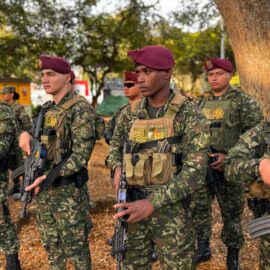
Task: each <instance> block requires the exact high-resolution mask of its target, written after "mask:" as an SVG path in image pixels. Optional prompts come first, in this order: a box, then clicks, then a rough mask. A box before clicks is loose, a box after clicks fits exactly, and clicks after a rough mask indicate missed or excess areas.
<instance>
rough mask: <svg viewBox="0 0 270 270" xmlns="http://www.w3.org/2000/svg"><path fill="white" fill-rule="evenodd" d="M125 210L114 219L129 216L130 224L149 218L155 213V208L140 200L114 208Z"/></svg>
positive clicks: (117, 205)
mask: <svg viewBox="0 0 270 270" xmlns="http://www.w3.org/2000/svg"><path fill="white" fill-rule="evenodd" d="M121 207H122V208H125V210H123V211H121V212H119V213H117V214H115V215H114V216H113V218H114V219H118V218H120V217H123V216H125V215H128V216H129V217H128V219H127V222H128V223H136V222H139V221H141V220H143V219H146V218H148V217H149V216H150V215H151V214H152V213H153V212H154V206H153V205H152V204H151V203H150V202H149V201H148V200H147V199H144V200H138V201H135V202H130V203H117V204H115V205H114V208H121Z"/></svg>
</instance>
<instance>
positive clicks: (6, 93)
mask: <svg viewBox="0 0 270 270" xmlns="http://www.w3.org/2000/svg"><path fill="white" fill-rule="evenodd" d="M1 93H2V96H3V100H4V101H5V102H7V103H8V104H9V105H10V107H11V110H12V112H13V114H14V116H15V119H16V126H17V131H18V132H19V131H20V130H25V131H28V132H29V131H30V130H31V127H32V124H31V121H30V118H29V116H28V114H27V112H26V111H25V109H24V107H23V106H22V105H20V104H18V103H16V100H18V99H19V98H20V95H19V94H18V93H17V92H16V88H15V87H14V86H6V87H4V89H3V90H2V92H1ZM17 154H18V160H19V161H20V164H18V166H20V165H22V164H23V156H22V153H21V152H20V151H17ZM13 182H14V186H13V188H12V189H11V190H10V191H9V194H13V198H14V199H16V200H17V199H20V181H19V178H17V179H14V180H13Z"/></svg>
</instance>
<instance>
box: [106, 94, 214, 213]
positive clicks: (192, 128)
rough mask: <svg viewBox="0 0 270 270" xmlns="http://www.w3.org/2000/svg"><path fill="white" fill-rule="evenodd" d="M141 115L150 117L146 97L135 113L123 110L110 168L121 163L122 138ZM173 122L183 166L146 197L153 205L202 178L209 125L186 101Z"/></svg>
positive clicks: (183, 191)
mask: <svg viewBox="0 0 270 270" xmlns="http://www.w3.org/2000/svg"><path fill="white" fill-rule="evenodd" d="M173 97H174V94H173V93H171V94H170V96H169V99H168V101H167V103H166V104H165V105H164V106H163V107H162V108H160V109H159V110H158V111H157V112H156V118H158V117H163V116H164V114H165V112H166V111H167V109H168V106H169V104H170V102H171V100H172V98H173ZM142 115H143V116H144V119H149V114H148V112H147V99H146V98H143V99H142V102H141V103H140V105H139V106H138V108H137V110H136V112H135V113H131V114H129V113H127V112H126V111H125V110H124V111H123V112H122V114H121V121H119V123H118V125H117V127H116V129H115V132H114V135H113V138H112V141H111V147H110V154H109V159H108V163H109V164H110V165H111V167H112V168H115V167H117V166H121V163H122V160H121V157H122V150H121V149H122V146H123V142H124V141H126V140H127V139H128V137H129V131H130V129H131V126H132V123H133V121H134V120H135V119H136V118H138V117H140V118H141V116H142ZM173 124H174V131H175V135H179V136H181V137H182V140H179V143H177V144H176V145H175V146H176V147H177V148H178V150H177V152H179V153H183V167H182V170H181V172H179V173H178V174H177V175H175V176H174V177H173V178H172V179H171V180H170V181H169V182H168V183H167V184H166V185H165V187H164V188H161V189H160V190H155V192H154V193H152V195H151V197H150V198H149V199H150V202H151V203H152V205H153V206H154V207H155V208H160V207H162V206H163V205H166V204H171V203H176V202H177V201H179V200H182V199H184V198H186V197H187V196H188V195H189V194H191V193H193V192H194V191H195V190H197V189H199V188H200V187H201V185H203V183H204V179H205V172H206V162H207V148H208V146H209V128H208V125H207V123H206V119H205V117H204V116H203V114H202V112H201V111H200V110H199V109H198V107H197V106H194V104H192V103H191V102H189V101H186V102H185V103H184V104H183V105H182V106H181V108H180V110H179V112H178V113H177V114H176V117H175V118H174V123H173Z"/></svg>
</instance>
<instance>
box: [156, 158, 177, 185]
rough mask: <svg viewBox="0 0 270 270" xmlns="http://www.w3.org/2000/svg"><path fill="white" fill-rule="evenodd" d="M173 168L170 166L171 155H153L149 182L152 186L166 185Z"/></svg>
mask: <svg viewBox="0 0 270 270" xmlns="http://www.w3.org/2000/svg"><path fill="white" fill-rule="evenodd" d="M174 171H175V167H174V166H173V165H172V153H154V154H153V163H152V173H151V182H152V184H157V185H160V184H165V183H167V182H168V181H169V180H170V179H171V177H172V175H173V173H174Z"/></svg>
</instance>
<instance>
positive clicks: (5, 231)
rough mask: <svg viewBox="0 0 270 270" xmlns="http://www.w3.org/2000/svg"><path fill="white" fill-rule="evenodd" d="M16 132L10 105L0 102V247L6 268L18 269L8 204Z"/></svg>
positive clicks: (16, 240) (14, 234)
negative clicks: (10, 166) (10, 164)
mask: <svg viewBox="0 0 270 270" xmlns="http://www.w3.org/2000/svg"><path fill="white" fill-rule="evenodd" d="M15 134H16V123H15V118H14V116H13V115H12V112H11V109H10V107H9V106H8V105H7V104H6V103H4V102H0V160H1V163H0V249H1V250H2V251H4V253H5V254H6V262H7V263H6V264H7V265H6V269H7V270H20V269H21V267H20V262H19V260H18V250H19V242H18V238H17V233H16V230H15V226H14V224H13V223H12V221H11V218H10V214H9V206H8V201H7V198H8V157H9V153H10V151H11V148H12V147H13V145H14V141H15V136H16V135H15Z"/></svg>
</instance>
